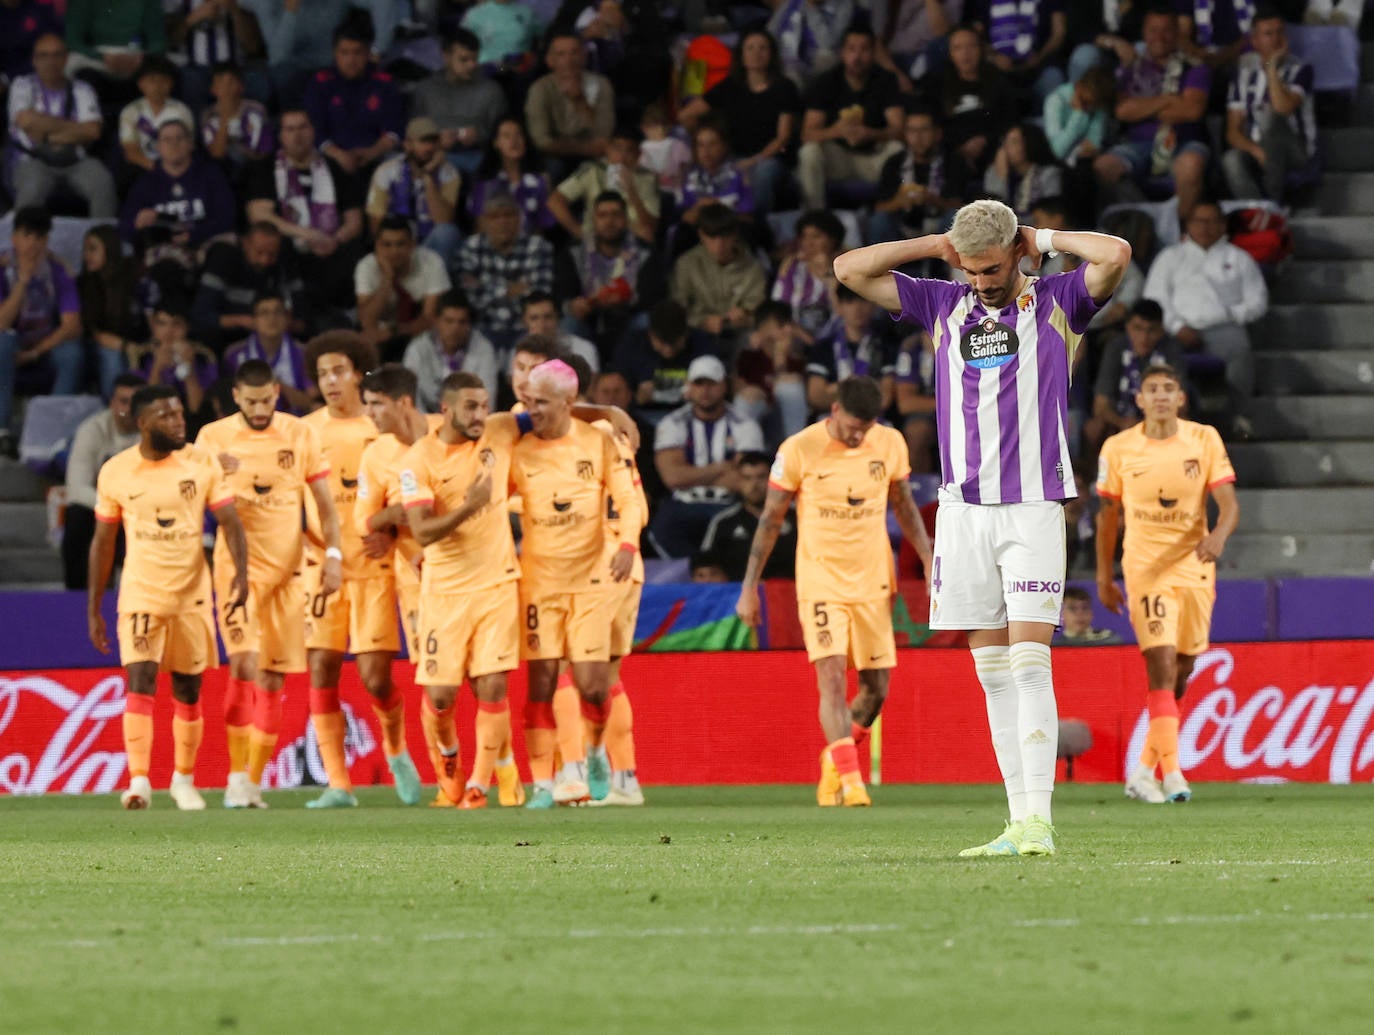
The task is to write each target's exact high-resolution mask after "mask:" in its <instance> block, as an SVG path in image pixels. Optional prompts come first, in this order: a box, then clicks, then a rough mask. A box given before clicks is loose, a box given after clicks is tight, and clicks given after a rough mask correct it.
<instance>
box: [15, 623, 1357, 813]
mask: <svg viewBox="0 0 1374 1035" xmlns="http://www.w3.org/2000/svg"><path fill="white" fill-rule="evenodd" d="M1054 667H1055V683H1056V686H1057V689H1058V696H1059V710H1060V717H1061V718H1065V719H1067V718H1077V719H1082V720H1083V721H1084V722H1086V723H1087V724H1088V727H1089V729H1090V730H1091V733H1092V738H1093V745H1092V747H1091V748H1090V749H1089V750H1088V751H1087V752H1086V753H1085V754H1083V755H1082V756H1081V757H1080V758H1079V759H1078V760H1077V762H1076V765H1075V778H1076V779H1078V780H1080V781H1108V782H1117V781H1120V780H1121V779H1122V778H1123V774H1124V772H1125V771H1126V770H1127V769H1128V768H1129V766H1130V765H1131V763H1132V762H1133V761H1134V758H1135V757H1136V755H1137V754H1138V753H1139V749H1140V745H1141V743H1142V741H1143V738H1144V730H1145V725H1146V722H1147V716H1146V714H1145V708H1144V690H1145V683H1144V666H1143V665H1142V663H1141V660H1140V655H1139V653H1138V652H1137V651H1136V650H1135V648H1132V647H1102V648H1077V649H1072V648H1066V649H1061V650H1056V651H1055V654H1054ZM396 669H397V671H396V675H397V681H398V683H399V684H400V685H401V686H410V685H411V683H410V672H409V666H408V665H406V664H405V663H402V662H398V663H397V666H396ZM624 677H625V684H626V687H627V688H628V690H629V692H630V696H631V699H632V700H633V702H634V706H635V739H636V742H637V748H638V759H639V766H640V769H639V772H640V776H641V778H642V779H643V780H644V782H645V783H648V784H712V783H804V782H808V781H810V780H813V779H815V774H816V754H817V752H818V751H819V749H820V747H821V746H822V745H821V736H820V732H819V730H818V728H817V725H816V719H815V714H816V705H815V689H814V678H813V674H812V670H811V667H810V666H809V665H808V664H807V662H806V657H805V655H804V654H802V653H800V652H796V651H774V652H768V653H757V654H755V653H750V652H729V653H717V654H678V655H668V654H660V655H642V656H634V657H631V658H629V659H628V660H627V661H626V664H625V669H624ZM344 680H345V686H344V693H343V697H344V701H345V706H346V709H347V711H348V714H349V735H348V757H349V762H350V765H351V767H352V771H353V776H354V779H355V780H356V781H357V782H358V783H379V782H385V781H386V780H387V779H389V776H388V774H387V771H386V765H385V762H384V759H383V758H382V752H381V740H380V735H379V733H378V731H377V723H376V719H375V718H374V716H373V715H372V712H371V708H370V707H369V705H368V703H367V695H366V694H365V693H364V692H363V690H362V688H361V686H360V685H359V683H358V680H357V677H356V674H355V672H354V670H353V668H352V666H351V665H350V666H347V667H346V669H345V677H344ZM221 687H222V672H216V673H210V674H208V675H207V677H206V686H205V695H204V700H205V743H204V747H203V749H202V751H201V756H200V764H199V767H198V770H197V782H198V783H199V785H200V786H202V787H217V786H222V785H223V783H224V776H225V771H226V757H225V750H224V735H223V720H222V717H221V715H220V711H219V707H220V705H219V702H220V699H221ZM417 693H418V691H416V690H410V691H409V692H408V701H409V702H411V707H409V710H408V718H407V721H408V730H409V738H410V744H411V753H412V755H414V757H415V760H416V764H417V765H419V767H420V770H421V772H422V773H423V774H425V775H426V777H428V776H429V775H430V774H429V766H428V763H427V761H426V758H425V751H424V748H423V741H422V739H421V734H420V729H419V715H418V711H419V710H418V707H416V706H414V702H416V701H417V698H416V697H415V695H416V694H417ZM123 694H124V681H123V674H122V672H121V671H120V670H118V669H66V670H49V671H43V672H4V673H0V793H11V794H15V793H18V794H41V793H46V792H67V793H81V792H92V791H110V790H114V789H116V788H119V787H122V786H124V785H125V783H126V781H127V774H126V771H125V761H124V753H123V745H122V741H121V722H120V718H121V716H122V714H123ZM286 694H287V696H286V702H285V707H284V710H283V722H282V736H281V741H280V744H279V747H278V750H277V754H276V757H275V758H274V759H273V761H272V763H271V766H270V768H269V770H268V773H267V777H266V780H265V782H266V783H267V784H268V785H269V786H272V787H294V786H299V785H302V784H312V783H322V782H323V767H322V766H321V765H320V761H319V757H318V753H317V751H316V750H315V744H314V735H313V733H312V732H311V731H310V724H309V721H308V717H307V715H306V693H305V684H304V680H303V679H302V678H300V677H293V679H292V680H290V681H288V684H287V690H286ZM524 695H525V690H524V680H523V677H522V676H516V677H515V678H514V679H513V680H512V687H511V697H512V705H513V709H514V718H515V722H514V725H515V726H516V750H517V755H518V756H523V750H522V744H521V743H520V739H521V738H520V730H519V727H520V725H521V722H520V708H521V704H522V702H523V700H524ZM472 716H473V705H472V701H471V698H470V696H468V697H466V698H465V699H464V701H463V706H462V708H461V709H460V721H459V733H460V738H461V740H462V744H463V749H464V752H465V753H467V752H469V751H470V749H471V745H472ZM156 730H157V733H156V739H155V744H154V765H153V773H152V779H153V784H154V786H156V787H163V786H165V785H166V783H167V780H168V779H169V776H170V773H171V749H172V744H171V733H170V730H171V698H170V695H169V694H168V693H167V692H166V690H165V689H164V690H162V691H161V692H160V694H159V701H158V710H157V714H156ZM1180 735H1181V744H1180V748H1181V756H1182V761H1183V765H1184V768H1185V769H1186V770H1187V772H1188V774H1189V776H1190V777H1191V778H1192V779H1195V780H1199V781H1207V780H1251V781H1278V780H1302V781H1314V782H1332V783H1350V782H1367V781H1371V780H1374V642H1370V641H1360V640H1355V641H1335V642H1322V641H1318V642H1307V643H1255V644H1238V645H1228V646H1217V647H1214V648H1213V649H1212V650H1210V651H1208V652H1207V653H1206V654H1204V655H1203V656H1202V657H1201V658H1200V659H1199V662H1198V665H1197V669H1196V672H1195V675H1194V678H1193V682H1192V684H1191V686H1190V688H1189V692H1188V695H1187V698H1186V699H1185V701H1184V706H1183V719H1182V724H1181V728H1180ZM880 746H881V775H882V780H883V782H885V783H906V782H921V783H977V782H995V781H997V780H998V779H999V776H998V773H997V769H996V764H995V761H994V759H993V755H992V749H991V747H990V745H989V743H988V738H987V728H986V718H985V715H984V711H983V700H982V692H981V691H980V690H979V688H978V686H977V683H976V681H975V679H974V673H973V664H972V661H971V659H970V657H969V655H968V653H967V652H966V651H960V650H929V649H925V650H909V651H902V652H901V658H900V662H899V667H898V669H897V672H896V674H895V676H894V678H893V687H892V693H891V696H890V698H889V700H888V704H887V707H886V708H885V710H884V717H883V727H882V734H881V745H880Z"/></svg>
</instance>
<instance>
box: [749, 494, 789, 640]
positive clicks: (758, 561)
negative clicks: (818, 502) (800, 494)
mask: <svg viewBox="0 0 1374 1035" xmlns="http://www.w3.org/2000/svg"><path fill="white" fill-rule="evenodd" d="M795 495H796V493H794V492H788V491H786V490H785V489H775V488H773V487H772V486H771V485H770V486H769V487H768V497H767V498H766V499H765V500H764V501H763V513H762V514H760V515H759V527H758V528H757V529H755V531H754V542H753V545H751V546H750V547H749V564H748V565H747V566H746V567H745V569H744V582H743V583H742V584H741V585H740V590H739V601H738V603H736V604H735V614H737V615H739V618H740V621H742V622H743V623H744V624H745V625H749V626H756V625H758V624H759V620H760V614H759V578H760V576H762V574H763V568H764V565H766V564H767V563H768V558H769V557H771V556H772V554H773V547H774V546H775V545H777V542H778V536H779V535H781V534H782V524H783V521H784V520H786V518H787V511H788V508H789V507H791V506H792V497H793V496H795Z"/></svg>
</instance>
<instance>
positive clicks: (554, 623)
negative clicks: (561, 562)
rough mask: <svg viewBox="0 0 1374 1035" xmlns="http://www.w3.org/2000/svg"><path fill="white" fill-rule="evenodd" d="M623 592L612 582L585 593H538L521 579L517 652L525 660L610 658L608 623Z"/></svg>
mask: <svg viewBox="0 0 1374 1035" xmlns="http://www.w3.org/2000/svg"><path fill="white" fill-rule="evenodd" d="M624 594H625V587H624V586H618V585H615V584H614V583H613V584H611V585H610V586H606V587H601V588H598V589H594V590H588V591H587V592H585V593H540V592H535V591H532V590H530V589H528V588H527V587H526V586H525V584H524V583H523V582H522V583H521V584H520V632H521V635H523V636H524V646H523V648H522V650H521V656H522V657H524V658H525V659H526V660H529V661H552V660H554V659H564V658H566V659H567V660H568V661H571V662H574V663H576V662H579V661H610V660H611V624H612V622H613V620H614V618H615V615H616V611H617V609H618V608H619V606H620V603H621V598H622V597H623V596H624Z"/></svg>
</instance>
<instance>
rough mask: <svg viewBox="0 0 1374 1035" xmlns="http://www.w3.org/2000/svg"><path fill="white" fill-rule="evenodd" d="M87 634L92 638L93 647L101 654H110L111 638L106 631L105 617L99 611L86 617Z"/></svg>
mask: <svg viewBox="0 0 1374 1035" xmlns="http://www.w3.org/2000/svg"><path fill="white" fill-rule="evenodd" d="M86 632H87V635H88V636H90V638H91V646H92V647H94V648H95V649H96V650H98V651H100V653H101V654H108V653H110V637H109V634H108V633H106V631H105V616H104V615H102V614H101V613H100V612H99V611H97V612H95V613H94V614H91V615H87V616H86Z"/></svg>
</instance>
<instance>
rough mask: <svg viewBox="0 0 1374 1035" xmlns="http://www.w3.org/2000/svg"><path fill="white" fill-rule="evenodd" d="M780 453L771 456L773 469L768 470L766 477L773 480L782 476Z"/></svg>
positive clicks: (778, 479)
mask: <svg viewBox="0 0 1374 1035" xmlns="http://www.w3.org/2000/svg"><path fill="white" fill-rule="evenodd" d="M783 470H784V468H783V462H782V454H781V453H778V454H777V455H776V456H775V457H773V469H772V470H770V471H769V472H768V477H769V478H771V479H772V480H773V481H775V482H776V481H781V480H782V476H783Z"/></svg>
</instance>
